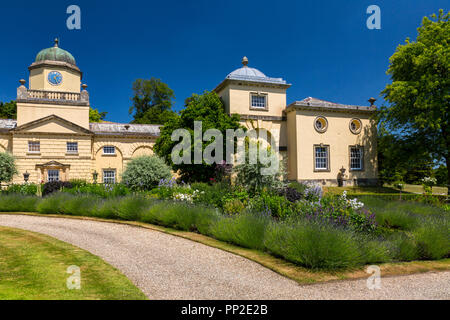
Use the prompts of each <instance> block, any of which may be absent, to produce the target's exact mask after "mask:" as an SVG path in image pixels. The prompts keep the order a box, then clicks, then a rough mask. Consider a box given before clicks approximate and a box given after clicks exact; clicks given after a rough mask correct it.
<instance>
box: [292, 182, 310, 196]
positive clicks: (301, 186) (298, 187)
mask: <svg viewBox="0 0 450 320" xmlns="http://www.w3.org/2000/svg"><path fill="white" fill-rule="evenodd" d="M288 187H289V188H292V189H295V190H296V191H297V192H298V193H300V194H301V195H302V196H304V195H305V191H306V189H307V188H308V186H307V185H306V184H304V183H300V182H297V181H294V182H291V183H289V185H288Z"/></svg>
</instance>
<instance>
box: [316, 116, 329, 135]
mask: <svg viewBox="0 0 450 320" xmlns="http://www.w3.org/2000/svg"><path fill="white" fill-rule="evenodd" d="M314 128H315V129H316V131H317V132H325V131H327V128H328V121H327V119H326V118H325V117H317V118H316V120H315V121H314Z"/></svg>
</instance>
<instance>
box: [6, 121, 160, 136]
mask: <svg viewBox="0 0 450 320" xmlns="http://www.w3.org/2000/svg"><path fill="white" fill-rule="evenodd" d="M40 120H41V119H40ZM16 127H17V120H13V119H0V131H10V130H12V129H15V128H16ZM160 127H161V125H157V124H129V123H114V122H104V123H102V122H99V123H97V122H95V123H90V124H89V129H90V130H91V131H92V132H93V133H94V134H99V135H118V134H119V135H143V136H151V137H157V136H159V132H160Z"/></svg>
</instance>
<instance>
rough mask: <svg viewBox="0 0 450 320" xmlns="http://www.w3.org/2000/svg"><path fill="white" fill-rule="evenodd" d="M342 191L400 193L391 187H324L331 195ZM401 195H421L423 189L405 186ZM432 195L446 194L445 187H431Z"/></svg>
mask: <svg viewBox="0 0 450 320" xmlns="http://www.w3.org/2000/svg"><path fill="white" fill-rule="evenodd" d="M344 190H346V191H347V192H348V193H352V194H357V193H390V194H392V193H399V192H400V191H399V190H398V189H396V188H394V187H393V186H390V185H384V186H383V187H362V186H361V187H324V191H325V192H329V193H332V194H341V193H342V192H343V191H344ZM402 193H416V194H421V193H423V187H422V186H421V185H414V184H405V185H404V188H403V190H402ZM433 194H443V195H446V194H447V188H446V187H433Z"/></svg>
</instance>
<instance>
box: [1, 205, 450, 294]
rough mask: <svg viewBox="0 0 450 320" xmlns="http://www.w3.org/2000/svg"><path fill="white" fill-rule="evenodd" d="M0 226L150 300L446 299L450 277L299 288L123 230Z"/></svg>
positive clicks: (52, 221) (236, 262) (234, 259)
mask: <svg viewBox="0 0 450 320" xmlns="http://www.w3.org/2000/svg"><path fill="white" fill-rule="evenodd" d="M0 225H3V226H9V227H15V228H21V229H25V230H30V231H34V232H40V233H43V234H47V235H50V236H52V237H55V238H58V239H60V240H62V241H66V242H69V243H71V244H74V245H76V246H78V247H80V248H83V249H85V250H88V251H90V252H92V253H93V254H95V255H97V256H99V257H101V258H102V259H104V260H105V261H106V262H108V263H110V264H111V265H113V266H115V267H116V268H118V269H119V270H121V271H122V272H123V273H124V274H125V275H126V276H127V277H128V278H129V279H130V280H131V281H133V283H135V285H136V286H137V287H139V288H140V289H141V290H142V291H143V292H144V293H145V294H146V295H147V296H148V297H149V298H150V299H450V272H439V273H431V272H430V273H426V274H416V275H410V276H401V277H390V278H382V283H381V285H382V288H381V289H379V290H369V289H367V286H366V279H362V280H352V281H340V282H333V283H324V284H317V285H307V286H301V285H298V284H297V283H296V282H294V281H292V280H289V279H287V278H285V277H283V276H280V275H279V274H277V273H275V272H273V271H271V270H269V269H266V268H264V267H262V266H260V265H259V264H257V263H255V262H252V261H250V260H247V259H245V258H242V257H240V256H237V255H233V254H231V253H228V252H225V251H222V250H219V249H215V248H212V247H208V246H205V245H203V244H200V243H197V242H193V241H190V240H186V239H183V238H179V237H176V236H172V235H168V234H165V233H162V232H158V231H153V230H148V229H144V228H139V227H133V226H128V225H122V224H114V223H105V222H96V221H87V220H76V219H63V218H50V217H36V216H25V215H1V214H0ZM0 276H1V275H0Z"/></svg>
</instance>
